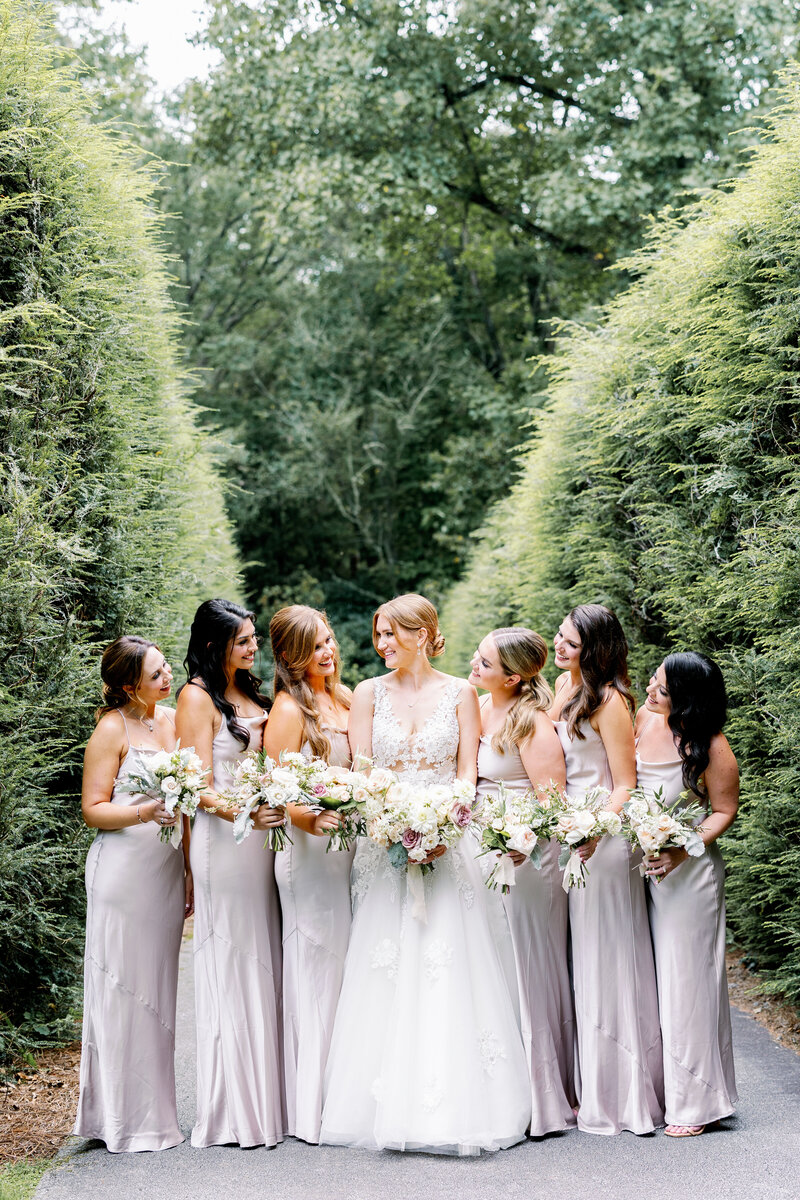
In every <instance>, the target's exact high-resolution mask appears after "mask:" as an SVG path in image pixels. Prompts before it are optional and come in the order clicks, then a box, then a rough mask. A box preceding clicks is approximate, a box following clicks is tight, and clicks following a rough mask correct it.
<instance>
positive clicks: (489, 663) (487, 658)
mask: <svg viewBox="0 0 800 1200" xmlns="http://www.w3.org/2000/svg"><path fill="white" fill-rule="evenodd" d="M470 666H471V667H472V670H471V671H470V675H469V682H470V683H471V684H472V686H473V687H479V688H483V690H484V691H486V692H497V691H500V690H501V689H503V690H508V691H512V690H513V686H512V678H511V677H509V675H508V674H507V672H506V671H505V670H504V668H503V664H502V663H501V662H500V654H499V652H498V649H497V645H496V644H495V640H494V638H493V637H492V635H491V634H487V635H486V637H485V638H484V639H483V641H482V642H481V644H480V645H479V646H478V649H477V650H476V651H475V653H474V654H473V656H472V661H471V663H470Z"/></svg>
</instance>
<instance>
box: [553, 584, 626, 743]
mask: <svg viewBox="0 0 800 1200" xmlns="http://www.w3.org/2000/svg"><path fill="white" fill-rule="evenodd" d="M568 619H569V620H570V621H571V622H572V624H573V625H574V626H575V628H576V629H577V631H578V634H579V636H580V639H581V657H580V669H581V683H580V687H579V688H578V690H577V691H576V693H575V695H574V696H571V697H570V698H569V700H568V701H567V702H566V704H565V705H564V707H563V708H562V710H561V716H562V719H563V720H565V721H566V722H567V732H568V734H569V736H570V737H571V738H580V739H583V738H584V737H585V736H586V735H585V734H584V733H582V732H581V729H580V724H581V722H582V721H588V720H589V718H590V717H592V716H593V715H594V713H596V712H597V710H598V708H599V707H600V705H601V704H602V703H603V701H604V700H605V698H606V695H607V689H608V688H613V689H614V691H616V692H619V694H620V696H622V699H623V700H624V701H625V703H626V704H627V706H628V708H629V709H630V711H631V714H633V711H634V709H635V708H636V702H635V700H634V697H633V692H632V691H631V680H630V676H629V674H628V641H627V638H626V637H625V634H624V633H623V631H622V626H621V625H620V623H619V620H618V618H617V617H616V616H615V615H614V613H613V612H612V611H611V609H610V608H606V607H605V606H604V605H602V604H579V605H578V607H577V608H573V610H572V612H571V613H569V614H568Z"/></svg>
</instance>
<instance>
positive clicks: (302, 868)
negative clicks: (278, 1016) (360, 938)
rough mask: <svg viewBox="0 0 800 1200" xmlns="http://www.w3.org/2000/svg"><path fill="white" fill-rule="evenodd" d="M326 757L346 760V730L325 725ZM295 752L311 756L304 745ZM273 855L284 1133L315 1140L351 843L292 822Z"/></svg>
mask: <svg viewBox="0 0 800 1200" xmlns="http://www.w3.org/2000/svg"><path fill="white" fill-rule="evenodd" d="M325 733H326V735H327V737H328V738H329V740H330V742H331V754H330V757H329V760H328V761H329V762H330V763H331V764H332V765H333V766H340V767H347V766H349V765H350V748H349V746H348V742H347V733H346V732H344V731H343V730H335V729H329V728H326V729H325ZM302 753H303V754H304V755H305V756H306V757H307V758H311V757H312V755H311V751H310V748H309V746H308V744H307V743H306V744H305V745H304V746H303V748H302ZM291 838H292V844H291V845H289V844H287V846H286V849H285V850H282V851H281V853H280V854H277V855H276V856H275V880H276V882H277V885H278V893H279V895H280V901H281V911H282V915H283V1057H284V1069H285V1079H286V1114H287V1123H286V1132H287V1133H290V1134H292V1135H293V1136H294V1137H298V1138H302V1140H303V1141H305V1142H318V1141H319V1131H320V1123H321V1120H322V1078H323V1074H324V1071H325V1064H326V1062H327V1060H328V1050H329V1048H330V1041H331V1035H332V1033H333V1021H334V1017H335V1015H336V1005H337V1003H338V1000H339V992H340V990H341V986H342V975H343V973H344V960H345V955H346V954H347V943H348V941H349V938H350V920H351V915H350V867H351V865H352V862H353V855H354V854H355V847H354V846H353V847H351V848H350V850H328V845H329V841H328V837H327V835H325V836H324V837H316V836H315V835H314V834H313V833H305V832H304V831H303V830H302V829H298V828H297V827H296V826H294V827H293V828H292V830H291Z"/></svg>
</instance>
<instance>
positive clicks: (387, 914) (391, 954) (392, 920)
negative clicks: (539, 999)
mask: <svg viewBox="0 0 800 1200" xmlns="http://www.w3.org/2000/svg"><path fill="white" fill-rule="evenodd" d="M373 686H374V714H373V725H372V753H373V760H374V762H375V763H376V765H377V766H382V767H386V768H388V769H390V770H395V771H397V772H398V773H399V774H400V776H401V778H402V779H403V780H404V781H406V782H409V783H412V784H420V785H425V784H433V783H436V784H446V783H449V782H452V781H453V780H454V779H455V774H456V755H457V752H458V741H459V724H458V715H457V708H458V703H459V698H460V693H461V687H462V684H461V682H460V681H459V680H452V681H451V682H450V683H449V684H448V685H447V686H446V687H445V689H444V692H443V694H442V696H441V698H440V701H439V704H438V706H437V707H436V709H435V711H434V712H433V713H431V715H430V716H429V717H428V719H427V720H426V721H425V722H424V724H423V726H422V727H421V728H420V729H419V730H418V731H417V732H416V733H415V734H412V735H411V736H409V735H408V734H407V733H406V732H405V731H404V730H403V728H402V727H401V726H400V724H399V722H398V720H397V718H396V716H395V714H394V710H393V708H392V704H391V699H390V696H389V694H388V691H387V689H386V685H385V683H384V681H383V680H381V679H376V680H375V681H374V685H373ZM475 851H476V846H475V842H474V839H472V838H470V837H469V834H467V835H465V836H464V838H462V839H461V841H460V842H459V843H458V844H457V845H456V846H454V847H452V848H451V849H449V850H448V851H447V852H446V853H445V854H444V855H443V856H442V857H441V858H439V859H437V861H436V865H435V867H434V869H433V871H431V872H430V873H428V874H426V875H424V876H423V892H424V904H422V905H421V904H420V902H419V896H418V894H417V893H416V885H415V884H412V882H411V881H410V880H409V877H408V875H407V873H406V871H405V869H403V870H398V869H397V868H395V867H393V866H392V865H391V863H390V861H389V857H388V854H387V852H386V850H385V849H384V848H383V847H381V846H379V845H377V844H376V843H375V842H373V841H371V840H370V839H368V838H359V841H358V846H357V848H356V856H355V860H354V863H353V876H352V892H353V925H352V929H351V933H350V945H349V947H348V950H347V960H346V963H345V974H344V982H343V984H342V993H341V997H340V1000H339V1007H338V1009H337V1012H336V1022H335V1024H334V1030H333V1038H332V1040H331V1050H330V1055H329V1058H328V1066H327V1069H326V1072H325V1102H324V1107H323V1114H322V1131H321V1136H320V1141H321V1142H323V1143H332V1144H335V1145H346V1146H361V1147H368V1148H371V1149H395V1150H419V1151H428V1152H431V1153H441V1154H455V1155H476V1154H479V1153H480V1152H481V1150H498V1149H501V1148H503V1147H506V1146H510V1145H513V1144H514V1143H515V1142H519V1141H521V1140H522V1139H523V1138H524V1137H525V1131H526V1129H527V1128H528V1125H529V1124H530V1083H529V1080H528V1070H527V1064H526V1058H525V1052H524V1049H523V1046H522V1039H521V1037H520V1033H519V1027H518V1024H517V1018H516V1013H515V1009H514V1002H513V1000H512V997H511V996H510V994H509V990H508V985H507V982H506V977H505V974H504V971H503V966H502V963H501V960H500V956H499V955H498V953H497V950H496V948H495V943H494V933H493V926H492V922H491V919H490V917H489V906H488V901H487V889H486V887H485V885H484V883H483V878H482V876H481V873H480V870H479V867H478V864H477V862H476V859H475ZM416 869H418V868H416ZM415 914H416V915H415Z"/></svg>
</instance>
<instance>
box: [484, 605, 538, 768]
mask: <svg viewBox="0 0 800 1200" xmlns="http://www.w3.org/2000/svg"><path fill="white" fill-rule="evenodd" d="M489 637H490V638H491V639H492V641H493V642H494V644H495V646H496V648H497V656H498V658H499V659H500V666H501V667H502V668H503V670H504V671H505V673H506V675H519V677H520V683H519V691H518V692H517V695H516V699H515V700H514V703H513V705H512V706H511V708H510V710H509V712H508V714H507V716H506V719H505V721H504V722H503V724H502V725H501V727H500V728H499V729H498V730H497V733H495V734H494V736H493V737H492V748H493V749H494V750H497V751H498V752H500V753H503V754H504V753H505V752H506V751H507V750H513V749H515V748H516V747H517V746H520V745H521V744H522V742H524V741H525V740H526V739H527V738H529V737H530V736H531V734H532V733H533V732H534V730H535V729H536V714H537V713H539V712H547V710H548V709H549V708H550V706H551V704H552V703H553V693H552V692H551V691H550V688H549V686H548V684H547V680H546V679H545V678H544V676H543V675H542V674H541V672H542V669H543V668H544V664H545V663H546V662H547V643H546V642H545V640H544V638H543V637H540V636H539V634H538V633H536V632H534V630H533V629H525V628H524V627H523V626H521V625H509V626H505V627H504V628H502V629H493V630H492V632H491V633H490V634H489Z"/></svg>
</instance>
